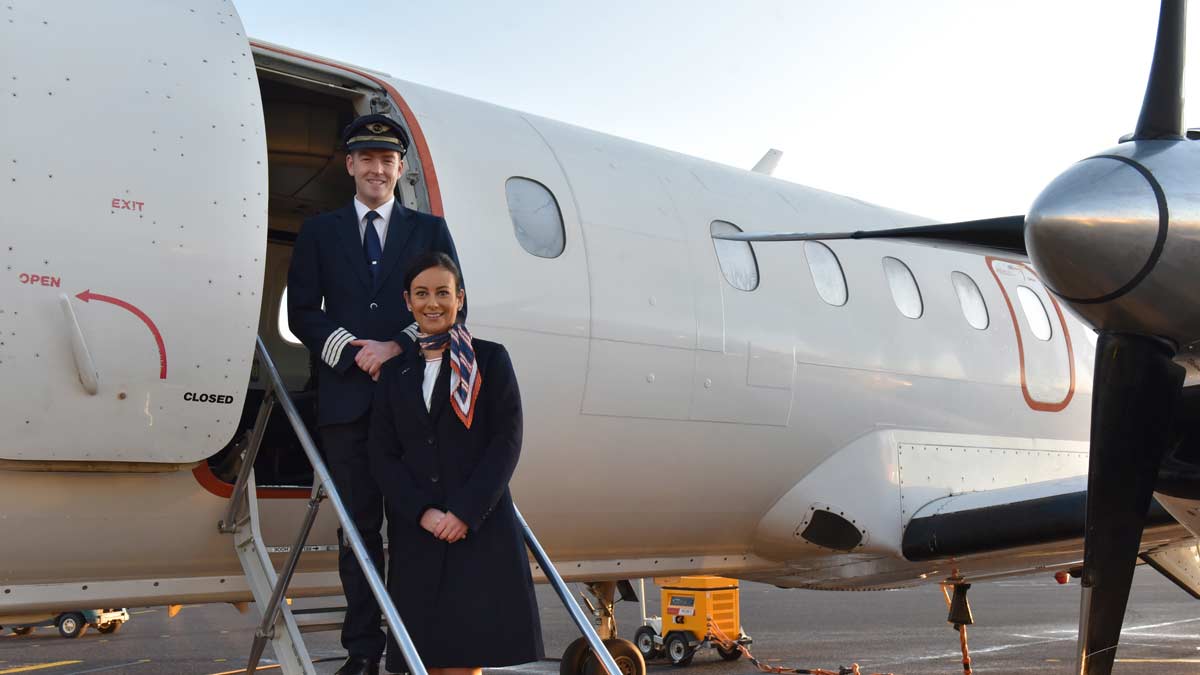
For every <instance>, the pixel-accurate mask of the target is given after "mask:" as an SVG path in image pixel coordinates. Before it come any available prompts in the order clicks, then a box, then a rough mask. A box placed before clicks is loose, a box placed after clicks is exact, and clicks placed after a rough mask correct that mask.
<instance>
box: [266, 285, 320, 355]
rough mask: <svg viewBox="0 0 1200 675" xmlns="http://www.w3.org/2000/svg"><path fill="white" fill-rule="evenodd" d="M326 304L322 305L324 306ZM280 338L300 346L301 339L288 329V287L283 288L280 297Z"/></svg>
mask: <svg viewBox="0 0 1200 675" xmlns="http://www.w3.org/2000/svg"><path fill="white" fill-rule="evenodd" d="M324 304H325V303H321V305H322V306H324ZM278 314H279V319H278V320H279V337H281V338H283V339H284V341H286V342H290V343H291V344H294V345H298V344H300V338H298V337H296V336H295V335H294V334H292V329H291V328H288V311H287V286H284V287H283V295H281V296H280V297H279V312H278Z"/></svg>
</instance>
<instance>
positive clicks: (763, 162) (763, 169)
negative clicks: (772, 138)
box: [750, 148, 783, 176]
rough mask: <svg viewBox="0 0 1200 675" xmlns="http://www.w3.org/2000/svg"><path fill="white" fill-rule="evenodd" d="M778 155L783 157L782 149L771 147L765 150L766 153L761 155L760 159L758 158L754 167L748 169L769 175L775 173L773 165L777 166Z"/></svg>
mask: <svg viewBox="0 0 1200 675" xmlns="http://www.w3.org/2000/svg"><path fill="white" fill-rule="evenodd" d="M780 157H783V151H782V150H776V149H775V148H771V149H770V150H768V151H767V154H765V155H763V156H762V159H760V160H758V164H755V165H754V168H753V169H750V170H751V171H753V172H754V173H764V174H766V175H768V176H770V175H772V174H774V173H775V167H777V166H779V158H780Z"/></svg>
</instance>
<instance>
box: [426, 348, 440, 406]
mask: <svg viewBox="0 0 1200 675" xmlns="http://www.w3.org/2000/svg"><path fill="white" fill-rule="evenodd" d="M441 371H442V359H441V358H440V357H439V358H437V359H434V360H433V361H426V362H425V380H424V381H423V382H421V391H422V393H424V394H425V412H429V408H430V405H431V403H432V402H433V385H435V384H437V378H438V373H440V372H441Z"/></svg>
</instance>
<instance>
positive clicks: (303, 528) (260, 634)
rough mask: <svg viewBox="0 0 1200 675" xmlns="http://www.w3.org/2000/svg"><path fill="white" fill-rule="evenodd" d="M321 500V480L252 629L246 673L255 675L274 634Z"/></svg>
mask: <svg viewBox="0 0 1200 675" xmlns="http://www.w3.org/2000/svg"><path fill="white" fill-rule="evenodd" d="M324 499H325V489H324V486H322V485H321V484H320V483H316V484H314V485H313V489H312V495H311V496H310V497H309V498H308V509H307V510H306V511H305V513H304V522H303V523H302V524H301V525H300V532H298V533H297V534H296V541H295V543H294V544H292V552H291V553H290V554H289V555H288V558H287V562H285V563H284V564H283V569H282V570H280V572H279V578H278V579H277V580H276V581H275V588H274V589H273V590H272V591H271V599H270V600H268V601H267V604H266V606H265V607H263V608H262V622H261V623H260V624H259V626H258V630H257V631H255V632H254V643H253V644H252V645H251V646H250V659H249V660H248V661H247V662H246V672H247V673H250V675H254V673H255V672H256V671H257V670H258V660H259V658H261V657H262V653H263V649H265V648H266V646H267V640H269V639H271V638H272V637H274V633H275V622H276V621H278V620H279V610H280V607H281V606H282V604H283V595H284V592H285V591H287V588H288V586H289V585H291V583H292V577H293V576H294V575H295V574H296V565H297V564H298V563H299V562H300V554H301V553H303V552H304V542H306V541H308V534H309V533H310V532H312V527H313V523H315V522H317V512H318V511H319V510H320V508H321V501H322V500H324Z"/></svg>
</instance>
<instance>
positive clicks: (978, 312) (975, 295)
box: [950, 272, 988, 330]
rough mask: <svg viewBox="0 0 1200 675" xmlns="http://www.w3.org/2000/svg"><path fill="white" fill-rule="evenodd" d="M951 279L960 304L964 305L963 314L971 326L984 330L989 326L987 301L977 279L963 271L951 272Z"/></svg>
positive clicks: (960, 305)
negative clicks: (977, 283)
mask: <svg viewBox="0 0 1200 675" xmlns="http://www.w3.org/2000/svg"><path fill="white" fill-rule="evenodd" d="M950 281H951V282H953V283H954V292H955V293H956V294H957V295H958V305H959V307H962V313H963V316H964V317H966V319H967V323H969V324H971V328H975V329H977V330H984V329H985V328H987V327H988V311H987V303H985V302H984V301H983V294H982V293H980V292H979V286H977V285H976V284H975V280H974V279H972V278H971V277H969V276H967V275H966V274H963V273H962V272H951V273H950Z"/></svg>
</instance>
